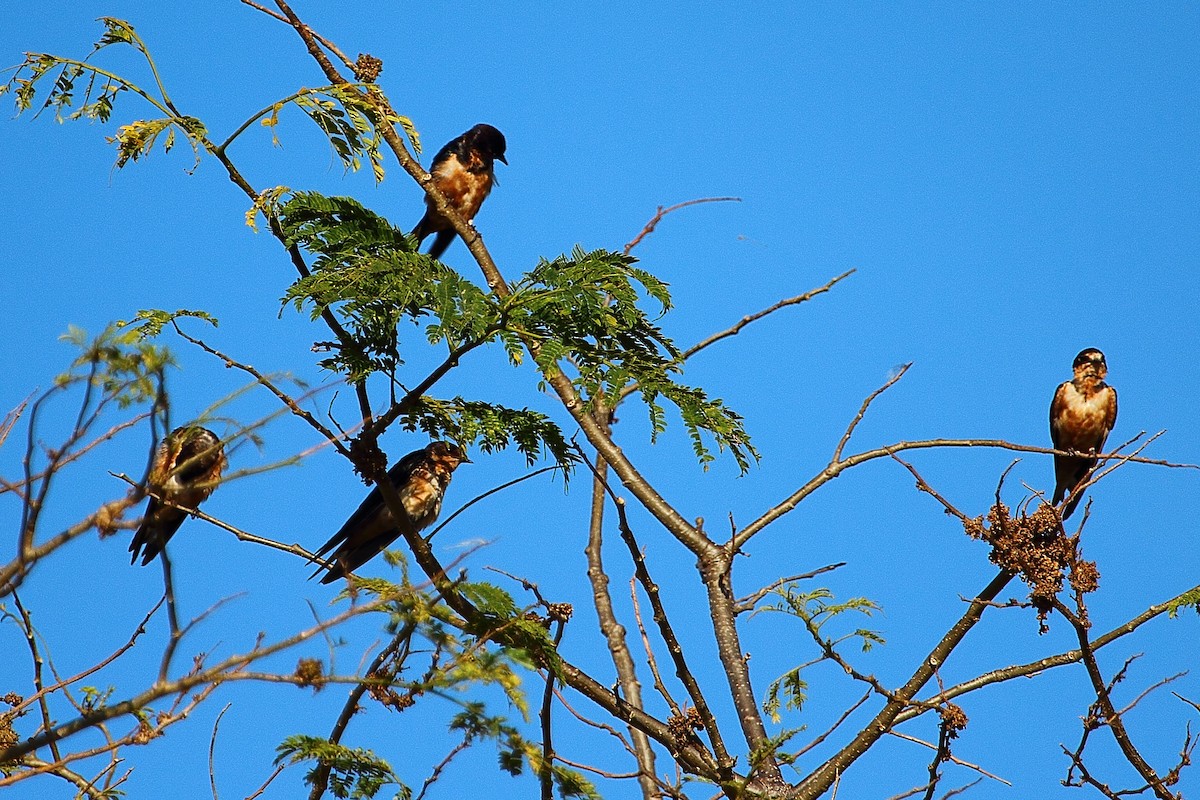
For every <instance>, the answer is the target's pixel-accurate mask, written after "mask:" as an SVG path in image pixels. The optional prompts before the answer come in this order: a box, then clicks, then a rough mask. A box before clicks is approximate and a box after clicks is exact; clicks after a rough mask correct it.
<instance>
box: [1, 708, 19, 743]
mask: <svg viewBox="0 0 1200 800" xmlns="http://www.w3.org/2000/svg"><path fill="white" fill-rule="evenodd" d="M12 721H13V713H12V712H11V711H10V712H8V713H7V714H0V750H7V749H8V748H10V747H12V746H13V745H14V744H16V743H17V742H19V741H20V740H21V737H19V736H17V732H16V731H15V730H13V726H12Z"/></svg>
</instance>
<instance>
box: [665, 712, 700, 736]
mask: <svg viewBox="0 0 1200 800" xmlns="http://www.w3.org/2000/svg"><path fill="white" fill-rule="evenodd" d="M703 727H704V720H703V719H701V717H700V712H699V711H697V710H696V709H694V708H691V707H690V706H688V707H684V709H683V713H682V714H672V715H671V716H670V717H669V718H668V719H667V728H668V729H669V730H670V731H671V735H672V736H674V737H675V741H677V742H690V741H694V740H695V739H696V733H695V732H696V731H698V730H700V729H701V728H703Z"/></svg>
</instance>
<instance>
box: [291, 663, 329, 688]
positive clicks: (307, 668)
mask: <svg viewBox="0 0 1200 800" xmlns="http://www.w3.org/2000/svg"><path fill="white" fill-rule="evenodd" d="M296 680H297V681H298V683H297V685H299V686H303V687H308V686H311V687H312V688H313V689H315V690H316V691H320V690H321V689H322V688H323V687H324V686H325V665H324V664H323V663H322V662H321V659H319V658H302V659H300V661H299V663H298V664H296Z"/></svg>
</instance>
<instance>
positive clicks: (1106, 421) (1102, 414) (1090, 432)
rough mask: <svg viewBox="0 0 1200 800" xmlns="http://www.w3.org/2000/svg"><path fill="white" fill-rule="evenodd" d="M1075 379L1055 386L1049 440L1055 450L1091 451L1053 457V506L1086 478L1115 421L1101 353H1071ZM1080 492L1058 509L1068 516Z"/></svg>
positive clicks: (1113, 399)
mask: <svg viewBox="0 0 1200 800" xmlns="http://www.w3.org/2000/svg"><path fill="white" fill-rule="evenodd" d="M1072 366H1073V367H1074V369H1075V378H1074V379H1073V380H1069V381H1067V382H1066V383H1064V384H1062V385H1061V386H1059V387H1058V390H1057V391H1055V392H1054V401H1053V402H1052V403H1050V439H1051V441H1053V442H1054V449H1055V450H1074V451H1075V452H1078V453H1091V454H1092V455H1087V456H1058V455H1056V456H1055V457H1054V478H1055V486H1054V500H1053V503H1054V505H1058V504H1059V503H1060V502H1061V501H1062V500H1063V498H1065V497H1068V496H1070V495H1071V494H1072V493H1073V492H1074V491H1075V489H1076V488H1077V487H1078V486H1080V485H1081V484H1082V483H1084V481H1086V480H1087V477H1088V474H1089V473H1090V472H1091V471H1092V468H1093V467H1095V466H1096V457H1095V454H1096V453H1099V452H1101V451H1102V450H1103V449H1104V441H1105V440H1106V439H1107V438H1108V434H1109V433H1110V432H1111V431H1112V429H1113V425H1114V424H1116V421H1117V390H1116V389H1114V388H1113V387H1111V386H1109V385H1108V384H1106V383H1105V382H1104V377H1105V376H1106V375H1107V374H1108V364H1107V363H1105V361H1104V353H1101V352H1100V351H1099V350H1097V349H1095V348H1094V347H1089V348H1088V349H1086V350H1084V351H1083V352H1081V353H1080V354H1079V355H1077V356H1075V363H1074V364H1072ZM1080 496H1081V495H1076V496H1075V497H1072V498H1071V501H1070V502H1069V503H1067V505H1066V507H1065V508H1064V509H1063V511H1062V517H1063V519H1066V518H1067V517H1069V516H1071V514H1072V513H1073V512H1074V511H1075V506H1077V505H1079V500H1080Z"/></svg>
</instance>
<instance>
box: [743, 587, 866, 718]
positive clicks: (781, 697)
mask: <svg viewBox="0 0 1200 800" xmlns="http://www.w3.org/2000/svg"><path fill="white" fill-rule="evenodd" d="M798 586H799V584H796V583H789V584H785V585H783V586H781V587H780V588H778V589H776V590H775V592H774V594H775V595H777V596H778V597H779V598H780V600H779V602H777V603H775V604H773V605H766V606H762V607H760V608H759V609H757V610H756V611H755V612H754V613H755V614H758V613H759V612H770V611H774V612H779V613H783V614H788V615H790V616H794V617H798V618H799V619H801V620H803V621H804V625H805V627H806V628H807V629H808V631H809V633H810V634H812V636H813V637H814V638H816V639H817V640H818V642H819V643H820V645H821V646H822V647H823V648H827V649H828V650H832V648H833V647H834V646H836V645H837V644H839V643H840V642H842V641H845V640H847V639H857V640H858V641H859V643H860V645H861V647H862V650H863V652H867V651H869V650H870V649H871V648H873V647H874V646H875V645H877V644H884V639H883V637H882V636H881V635H879V633H878V632H876V631H872V630H868V629H866V628H857V629H855V630H854V631H852V632H851V633H849V634H846V635H844V636H842V637H840V638H838V639H835V640H830V639H826V638H824V637H823V636H822V629H823V628H824V627H825V625H826V624H827V623H829V622H830V621H831V620H833V619H835V618H838V617H841V616H842V615H844V614H847V613H856V614H863V615H865V616H868V617H870V616H873V615H874V614H875V612H877V611H879V610H880V607H879V605H878V604H877V603H876V602H875V601H874V600H869V599H867V598H865V597H852V598H850V599H849V600H847V601H845V602H843V603H834V602H830V601H831V600H833V593H832V592H830V591H829V590H828V589H824V588H819V589H814V590H812V591H808V592H803V591H800V590H799V588H798ZM828 650H827V652H828ZM828 657H829V656H828V655H824V656H822V657H821V658H820V659H818V660H824V658H828ZM814 663H817V662H809V663H808V664H801V665H800V666H798V667H793V668H792V669H790V670H788V671H787V672H785V673H784V674H783V675H781V676H780V677H779V678H777V679H775V680H774V681H772V682H771V685H770V686H769V687H768V689H767V695H766V699H765V700H764V701H763V711H764V712H766V713H767V714H769V715H770V717H771V719H772V720H773V721H774V722H776V723H779V722H780V720H781V715H780V713H779V712H780V709H781V708H782V709H787V710H789V711H800V710H801V709H802V708H803V707H804V703H805V701H806V700H807V699H808V682H807V681H806V680H804V678H803V677H802V674H801V673H802V672H803V670H804V669H805V668H806V667H809V666H812V664H814Z"/></svg>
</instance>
